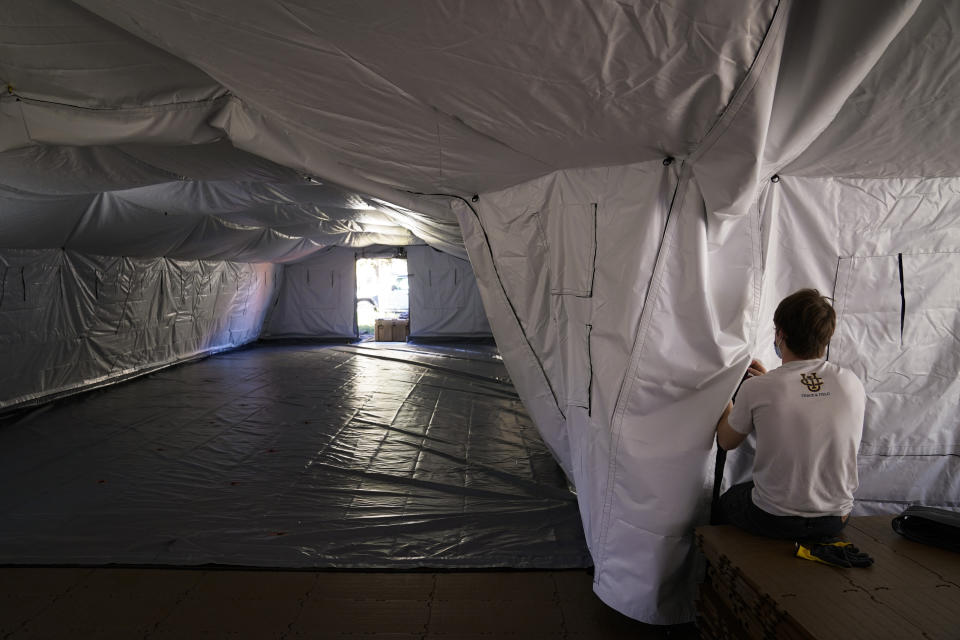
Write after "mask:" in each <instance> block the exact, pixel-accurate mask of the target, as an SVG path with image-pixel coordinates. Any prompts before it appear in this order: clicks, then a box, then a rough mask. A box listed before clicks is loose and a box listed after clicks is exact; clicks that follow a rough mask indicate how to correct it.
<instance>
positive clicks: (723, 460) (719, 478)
mask: <svg viewBox="0 0 960 640" xmlns="http://www.w3.org/2000/svg"><path fill="white" fill-rule="evenodd" d="M749 377H750V376H749V375H748V374H747V373H744V374H743V377H742V378H741V379H740V384H738V385H737V390H736V391H734V392H733V398H731V401H732V402H736V400H737V394H738V393H740V387H742V386H743V383H744V382H745V381H746V380H747V378H749ZM726 464H727V450H726V449H724V448H723V447H721V446H720V444H719V443H718V444H717V460H716V462H715V463H714V465H713V499H712V500H711V501H710V524H720V523H719V522H718V521H719V519H720V485H721V484H722V483H723V468H724V466H726Z"/></svg>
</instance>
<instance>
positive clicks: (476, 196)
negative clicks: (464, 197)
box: [470, 194, 480, 202]
mask: <svg viewBox="0 0 960 640" xmlns="http://www.w3.org/2000/svg"><path fill="white" fill-rule="evenodd" d="M479 200H480V196H478V195H477V194H473V197H472V198H470V202H477V201H479Z"/></svg>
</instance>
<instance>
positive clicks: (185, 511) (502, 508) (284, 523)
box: [0, 345, 590, 569]
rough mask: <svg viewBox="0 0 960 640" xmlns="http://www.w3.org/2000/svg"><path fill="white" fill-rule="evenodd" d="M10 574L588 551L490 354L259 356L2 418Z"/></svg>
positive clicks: (332, 350) (558, 562)
mask: <svg viewBox="0 0 960 640" xmlns="http://www.w3.org/2000/svg"><path fill="white" fill-rule="evenodd" d="M38 443H42V445H43V446H37V444H38ZM4 563H17V564H23V563H28V564H103V563H122V564H164V565H167V564H171V565H199V564H207V563H220V564H234V565H250V566H261V567H341V568H370V567H378V568H391V569H395V568H412V567H539V568H551V567H554V568H560V567H583V566H588V565H589V564H590V559H589V555H588V553H587V551H586V546H585V544H584V540H583V531H582V528H581V525H580V520H579V516H578V513H577V508H576V499H575V497H574V496H573V494H572V493H570V491H569V490H568V488H567V484H566V481H565V479H564V476H563V473H562V472H561V471H560V469H559V467H558V466H557V464H556V462H555V461H554V459H553V457H552V456H551V455H550V452H549V451H548V450H547V449H546V447H545V446H544V445H543V442H542V440H541V439H540V437H539V435H538V434H537V432H536V429H535V428H534V427H533V424H532V423H531V421H530V419H529V417H528V416H527V414H526V412H525V411H524V409H523V406H522V405H521V403H520V399H519V398H518V397H517V394H516V392H515V391H514V389H513V387H512V385H511V384H510V380H509V378H508V377H507V376H506V372H505V370H504V368H503V364H502V362H501V361H500V359H499V357H498V356H496V353H495V351H491V350H489V349H488V350H484V349H483V347H476V348H472V350H464V349H452V348H439V347H433V348H426V347H418V348H413V347H406V346H403V345H394V346H391V347H389V348H383V347H381V348H377V347H375V346H370V345H367V346H362V345H361V346H349V347H348V346H340V347H321V346H304V345H295V346H290V345H282V346H276V345H270V346H256V347H251V348H247V349H243V350H239V351H234V352H232V353H227V354H220V355H218V356H216V357H213V358H208V359H206V360H203V361H201V362H196V363H190V364H187V365H183V366H181V367H177V368H173V369H167V370H164V371H161V372H157V373H154V374H151V375H149V376H147V377H144V378H141V379H138V380H135V381H132V382H128V383H126V384H123V385H120V386H116V387H112V388H109V389H102V390H99V391H96V392H93V393H91V394H88V395H84V396H81V397H77V398H72V399H68V400H65V401H63V402H62V403H60V404H56V405H54V406H52V407H45V408H43V409H36V410H34V411H32V412H29V413H25V414H21V415H19V416H18V417H16V418H15V419H12V418H7V419H6V421H5V422H3V423H0V564H4Z"/></svg>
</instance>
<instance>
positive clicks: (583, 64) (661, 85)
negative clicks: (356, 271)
mask: <svg viewBox="0 0 960 640" xmlns="http://www.w3.org/2000/svg"><path fill="white" fill-rule="evenodd" d="M77 4H79V5H82V7H85V8H82V7H81V6H76V5H74V4H70V3H68V2H62V1H58V0H40V1H38V2H34V3H30V4H29V5H22V4H20V3H12V4H8V5H7V6H5V7H3V8H2V9H0V11H2V12H3V13H4V15H3V18H4V19H3V20H2V23H3V24H5V25H7V26H5V27H3V31H2V32H0V79H2V80H3V81H4V82H6V83H7V85H8V89H9V95H7V96H4V97H3V99H2V101H0V107H2V109H0V113H2V114H3V116H4V117H3V118H0V149H7V151H5V152H4V153H2V154H0V168H2V169H3V172H2V173H0V175H2V176H3V178H0V181H2V187H6V188H7V189H4V191H3V193H4V194H5V195H4V203H3V205H4V210H5V211H6V212H9V214H10V215H11V216H14V215H15V214H18V215H16V217H17V220H18V224H22V223H23V222H24V219H25V218H26V217H27V216H26V214H25V213H22V212H23V211H24V209H23V207H27V208H37V207H38V206H39V207H40V208H43V209H45V210H46V211H48V213H49V215H48V216H46V217H44V216H35V222H36V223H37V224H41V223H42V224H44V225H49V223H50V222H51V220H50V219H49V218H50V217H59V218H60V219H59V220H57V222H58V223H59V224H55V225H53V227H55V229H53V228H51V230H50V233H42V232H40V233H33V232H32V231H27V230H23V231H21V232H19V233H18V234H11V235H9V236H8V240H7V241H6V242H5V243H4V244H5V246H7V247H8V248H10V247H18V246H21V247H22V246H31V247H41V246H43V247H48V246H66V244H63V243H64V242H66V241H69V240H70V235H69V232H70V231H71V230H73V231H76V230H77V229H79V230H80V231H82V230H83V229H84V228H87V227H89V228H95V229H96V230H97V232H98V233H102V234H106V235H104V236H102V237H101V238H100V240H98V241H97V242H93V243H92V244H91V243H86V244H84V243H83V242H81V243H79V245H78V244H74V246H80V245H83V246H86V247H87V248H89V249H91V250H92V249H97V250H100V251H106V250H110V247H111V245H110V243H109V242H107V241H106V239H108V238H110V237H113V238H114V239H115V240H117V241H121V240H122V241H123V242H127V243H129V242H131V241H133V240H136V241H135V242H133V245H135V246H136V247H137V248H136V250H137V251H140V252H145V253H152V254H161V253H166V252H169V251H171V250H177V249H178V248H179V249H182V248H183V247H184V245H183V242H184V241H185V242H187V247H186V248H187V251H186V253H185V254H180V255H188V256H190V257H212V256H213V255H219V256H226V257H230V256H231V255H232V256H233V257H234V258H239V257H240V256H241V255H243V256H246V257H248V258H252V259H291V256H292V257H299V256H300V255H301V253H302V252H303V251H307V250H308V249H309V248H310V247H316V246H317V245H324V244H347V245H354V246H358V245H366V244H371V243H381V244H409V243H411V242H419V241H421V240H420V239H423V240H427V241H428V242H431V244H434V245H435V246H441V247H444V248H446V249H448V250H451V248H453V249H455V248H456V246H457V245H460V239H459V229H458V228H457V225H456V222H455V218H454V217H453V215H452V214H451V213H450V212H449V211H448V210H447V208H446V206H445V205H441V204H438V203H433V202H420V203H417V205H416V206H411V204H410V203H409V202H402V201H398V200H397V198H391V197H389V196H390V195H391V194H396V193H397V192H396V191H394V189H393V188H394V187H396V188H399V189H400V190H411V191H424V192H455V193H460V194H470V193H474V192H484V191H489V190H491V189H495V188H500V187H504V186H508V185H511V184H516V183H517V182H519V181H522V180H525V179H528V178H532V177H535V176H537V175H542V174H544V173H547V172H549V171H552V170H554V169H557V168H564V167H576V166H585V165H596V164H621V163H626V162H634V161H638V160H647V159H651V158H659V157H661V156H664V155H684V154H686V153H688V152H689V150H690V149H692V148H693V147H694V146H695V145H696V144H697V142H698V141H699V140H700V138H701V137H702V136H703V135H704V134H705V132H706V131H707V130H709V128H710V126H711V125H712V124H713V123H714V122H715V121H716V119H717V118H718V116H719V115H720V113H721V112H722V111H723V108H724V106H725V105H726V104H727V102H728V101H729V99H730V97H731V95H732V93H733V91H734V89H735V88H736V86H737V85H738V84H739V82H740V81H741V80H742V79H743V77H744V76H745V74H746V71H747V69H748V68H749V66H750V64H751V62H752V60H753V58H754V56H755V53H756V50H757V49H758V48H759V46H760V43H761V42H762V40H763V37H764V34H765V32H766V29H767V26H768V23H769V21H770V18H771V15H772V13H773V9H774V6H775V4H776V3H774V2H772V1H770V0H758V1H756V2H745V3H738V5H737V6H736V7H735V9H733V10H731V8H730V7H717V6H712V5H704V4H703V3H700V2H694V1H686V2H675V3H669V4H666V3H657V4H655V5H651V6H645V5H641V6H636V7H630V6H626V5H624V4H622V3H613V2H610V3H600V4H592V3H584V4H575V5H571V4H566V5H564V7H563V10H560V9H559V8H551V7H549V6H542V5H539V4H528V3H516V4H514V3H498V4H489V3H466V4H459V5H450V4H449V3H445V2H434V1H424V2H418V3H403V4H402V5H398V4H396V3H392V2H378V3H375V4H374V5H371V4H369V3H364V4H363V5H357V4H356V3H353V2H333V3H324V4H323V6H313V5H312V3H305V2H304V3H299V2H293V3H285V4H284V5H283V10H278V8H277V6H276V5H273V4H269V3H253V2H247V3H235V2H204V3H202V5H200V4H196V3H190V2H178V1H174V2H167V3H162V4H153V5H139V6H134V5H129V4H128V3H119V2H116V3H115V2H108V1H102V2H101V1H99V0H85V1H82V2H79V3H77ZM667 104H669V105H672V107H671V108H670V109H664V108H663V105H667ZM267 129H270V130H271V131H272V133H271V134H264V133H263V131H264V130H267ZM231 142H232V144H231ZM236 147H242V148H245V149H249V150H253V151H255V152H256V153H258V154H259V155H260V156H263V157H270V158H273V159H274V160H279V161H280V162H282V163H283V164H285V165H288V166H292V167H296V168H297V169H298V171H292V170H290V169H286V168H285V167H283V166H281V165H280V164H277V163H273V162H270V161H268V160H265V159H263V158H262V157H258V156H257V155H254V154H251V153H246V152H244V151H241V150H240V149H239V148H236ZM308 174H309V175H317V176H319V180H320V181H321V182H323V183H325V184H324V187H325V190H324V191H323V193H324V194H325V195H329V194H330V193H333V192H336V193H337V197H338V198H340V199H341V200H349V201H351V202H355V203H358V202H361V201H364V202H365V203H366V204H365V205H363V206H356V205H352V206H341V205H343V204H344V203H343V202H341V203H335V202H334V203H331V202H324V203H323V204H322V205H321V204H320V203H318V202H317V201H316V198H315V190H313V189H311V188H307V185H305V183H304V180H303V178H304V176H305V175H308ZM184 180H187V181H196V184H190V183H186V184H185V183H183V181H184ZM211 181H215V182H216V183H218V184H217V185H215V186H211V185H210V184H205V183H208V182H211ZM332 182H340V183H349V186H350V189H349V190H346V189H337V188H336V187H334V186H330V185H331V183H332ZM227 183H233V184H227ZM254 183H261V184H257V185H254ZM262 183H268V185H270V186H267V185H264V184H262ZM294 184H298V185H300V186H302V187H304V188H301V189H295V190H291V189H290V188H289V186H290V185H294ZM366 184H370V185H373V186H374V187H379V186H384V187H385V188H386V191H381V190H379V189H377V188H371V189H363V186H364V185H366ZM358 187H360V188H358ZM10 191H14V194H13V195H11V196H8V195H7V194H8V192H10ZM114 191H122V193H117V194H112V195H110V196H109V197H102V198H92V197H91V198H88V199H87V200H86V201H84V200H82V199H81V200H78V199H77V198H62V199H56V200H49V199H43V198H41V199H40V200H41V204H40V205H37V204H36V203H34V202H32V201H31V199H30V198H29V195H28V194H36V195H38V196H46V195H51V194H57V195H67V194H70V195H76V196H79V195H80V194H90V195H91V196H92V195H94V194H99V193H103V192H114ZM228 194H229V195H228ZM362 194H369V195H373V196H376V197H377V198H378V199H381V200H385V201H389V202H393V203H396V204H399V205H402V207H400V208H397V207H389V206H385V204H386V203H381V202H378V201H377V200H372V199H369V198H368V199H366V200H364V195H362ZM385 196H387V197H385ZM274 197H275V198H276V199H272V198H274ZM192 198H195V199H192ZM301 199H302V200H301ZM334 199H335V200H336V199H337V198H334ZM145 200H146V201H147V202H145ZM84 202H85V203H86V204H85V205H84V206H83V207H82V208H78V204H83V203H84ZM403 207H406V210H405V209H404V208H403ZM134 208H137V213H133V212H132V210H133V209H134ZM119 209H125V210H127V211H129V212H130V215H129V216H127V217H126V218H125V217H123V216H118V215H115V214H116V212H117V211H118V210H119ZM413 209H416V211H417V212H418V213H419V214H420V215H419V216H416V215H414V216H408V215H407V214H412V213H413ZM376 210H379V211H380V212H381V213H380V217H381V219H378V220H376V221H375V222H371V221H370V220H369V218H370V217H371V216H372V215H374V214H372V213H371V211H376ZM164 212H165V213H166V214H167V216H166V217H168V218H169V217H170V216H171V215H174V214H175V212H176V214H177V215H179V214H187V213H189V214H190V215H182V216H180V217H179V218H178V220H177V225H179V226H178V227H177V228H176V229H173V228H172V225H171V224H170V223H169V221H167V222H164V223H156V221H153V222H154V223H155V224H148V225H147V227H144V226H142V225H143V222H144V220H143V218H145V217H147V216H150V215H153V216H157V215H162V214H163V213H164ZM191 216H192V217H191ZM211 216H214V219H213V220H210V219H207V218H210V217H211ZM359 216H365V218H364V219H358V217H359ZM81 218H83V219H85V224H86V227H84V226H83V225H80V226H79V227H78V226H77V225H78V222H79V220H80V219H81ZM11 219H12V217H11ZM91 222H93V223H94V224H93V225H92V226H91V224H90V223H91ZM201 223H202V225H203V228H204V229H205V231H203V232H200V231H198V228H199V227H200V226H201ZM157 224H159V227H161V228H162V229H164V230H166V232H164V233H159V236H158V240H157V242H156V243H151V242H150V241H149V239H148V238H141V237H140V236H139V232H140V231H142V230H144V229H146V228H151V229H152V232H154V233H157V228H156V225H157ZM125 225H134V226H133V227H131V228H123V227H124V226H125ZM238 227H240V228H238ZM254 229H255V230H256V232H257V233H260V236H258V237H260V238H270V239H272V241H273V244H276V243H277V242H282V243H285V244H287V245H290V247H289V248H291V252H290V253H286V252H280V253H281V257H280V258H277V250H276V247H267V246H264V251H263V252H260V253H258V251H257V250H256V249H257V244H256V241H255V239H254V238H252V237H250V238H247V241H246V242H244V243H239V244H238V240H237V237H238V234H241V235H242V234H246V235H248V236H249V235H250V234H251V233H252V232H253V231H254ZM41 231H42V230H41ZM263 231H269V232H271V233H272V234H273V235H269V236H265V235H263V233H262V232H263ZM165 233H166V235H165ZM197 233H200V234H201V235H203V236H204V237H205V238H206V239H205V240H204V242H202V243H200V245H196V243H195V242H194V241H190V240H189V238H192V237H196V235H197ZM65 234H66V237H65ZM219 234H223V238H222V243H221V245H220V246H218V243H217V242H216V238H215V237H214V236H217V235H219ZM276 234H282V235H283V238H280V237H279V236H277V235H276ZM14 236H16V238H17V239H18V242H19V244H17V243H15V242H14V241H13V239H14ZM160 237H164V238H166V239H164V240H161V239H160ZM418 238H419V239H418ZM73 239H74V240H76V238H73ZM51 243H61V244H51ZM294 243H299V244H298V248H292V245H293V244H294ZM240 244H242V245H243V247H244V249H243V251H239V250H237V249H236V247H238V246H240ZM191 245H196V246H191ZM113 246H118V245H113ZM229 247H234V249H230V248H229ZM113 251H124V252H128V251H129V249H128V248H123V249H118V248H114V249H113Z"/></svg>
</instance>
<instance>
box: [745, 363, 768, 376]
mask: <svg viewBox="0 0 960 640" xmlns="http://www.w3.org/2000/svg"><path fill="white" fill-rule="evenodd" d="M766 372H767V369H766V367H764V366H763V363H762V362H760V361H759V360H756V359H754V360H751V361H750V366H749V367H747V376H749V377H751V378H752V377H754V376H762V375H763V374H765V373H766Z"/></svg>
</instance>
